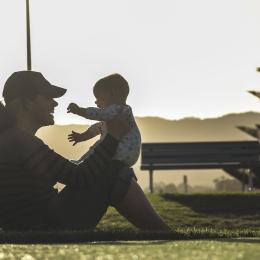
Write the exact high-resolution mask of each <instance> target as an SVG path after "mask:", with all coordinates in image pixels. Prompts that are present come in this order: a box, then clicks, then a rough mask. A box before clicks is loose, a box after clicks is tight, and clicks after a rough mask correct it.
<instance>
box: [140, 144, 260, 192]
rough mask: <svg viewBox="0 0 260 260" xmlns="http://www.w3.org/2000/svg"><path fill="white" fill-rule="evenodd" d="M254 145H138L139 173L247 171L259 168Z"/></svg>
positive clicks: (150, 180) (257, 149)
mask: <svg viewBox="0 0 260 260" xmlns="http://www.w3.org/2000/svg"><path fill="white" fill-rule="evenodd" d="M259 151H260V149H259V142H258V141H221V142H216V141H214V142H174V143H142V152H141V170H148V171H149V182H150V192H151V193H153V171H154V170H185V169H186V170H187V169H230V168H232V169H235V168H237V169H248V170H250V172H251V171H252V168H254V167H259Z"/></svg>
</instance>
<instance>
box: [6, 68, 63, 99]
mask: <svg viewBox="0 0 260 260" xmlns="http://www.w3.org/2000/svg"><path fill="white" fill-rule="evenodd" d="M66 91H67V90H66V89H64V88H60V87H57V86H54V85H52V84H51V83H50V82H49V81H47V80H46V79H45V78H44V77H43V75H42V74H41V73H40V72H37V71H30V70H26V71H17V72H14V73H13V74H12V75H11V76H10V77H9V78H8V79H7V81H6V82H5V85H4V90H3V98H4V100H5V103H6V104H7V103H8V102H10V101H12V100H13V99H15V98H18V97H21V96H24V95H28V94H35V95H37V94H41V95H45V96H49V97H52V98H58V97H61V96H63V95H64V94H65V93H66Z"/></svg>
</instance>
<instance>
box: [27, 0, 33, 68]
mask: <svg viewBox="0 0 260 260" xmlns="http://www.w3.org/2000/svg"><path fill="white" fill-rule="evenodd" d="M26 31H27V70H31V69H32V61H31V34H30V8H29V0H26Z"/></svg>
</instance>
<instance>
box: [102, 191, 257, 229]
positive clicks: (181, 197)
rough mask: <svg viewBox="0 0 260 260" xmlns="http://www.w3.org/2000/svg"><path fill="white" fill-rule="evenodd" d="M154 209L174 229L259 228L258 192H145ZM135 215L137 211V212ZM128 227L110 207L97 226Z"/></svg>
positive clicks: (129, 226)
mask: <svg viewBox="0 0 260 260" xmlns="http://www.w3.org/2000/svg"><path fill="white" fill-rule="evenodd" d="M147 196H148V198H149V200H150V201H151V203H152V205H153V206H154V208H155V209H156V210H157V212H159V214H160V215H161V216H162V217H163V218H164V219H165V221H166V222H167V223H168V224H169V225H170V226H171V227H172V228H173V229H186V228H194V227H195V228H213V229H222V230H223V229H229V230H236V229H240V230H242V229H250V230H259V228H260V193H255V192H252V193H249V192H248V193H219V194H218V193H201V194H147ZM137 214H138V213H137ZM107 227H111V228H113V227H114V228H118V227H122V228H130V229H132V228H133V227H132V225H130V224H129V223H128V222H127V221H125V220H124V218H123V217H121V216H120V215H119V214H118V213H117V212H116V211H115V210H114V209H113V208H110V209H109V210H108V214H106V215H105V216H104V218H103V220H102V221H101V223H100V224H99V225H98V228H107Z"/></svg>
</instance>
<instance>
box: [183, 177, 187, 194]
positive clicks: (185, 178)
mask: <svg viewBox="0 0 260 260" xmlns="http://www.w3.org/2000/svg"><path fill="white" fill-rule="evenodd" d="M187 182H188V181H187V175H184V176H183V186H184V192H185V193H188V186H187Z"/></svg>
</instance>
